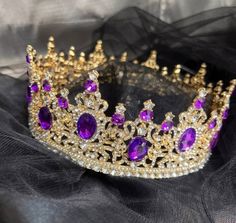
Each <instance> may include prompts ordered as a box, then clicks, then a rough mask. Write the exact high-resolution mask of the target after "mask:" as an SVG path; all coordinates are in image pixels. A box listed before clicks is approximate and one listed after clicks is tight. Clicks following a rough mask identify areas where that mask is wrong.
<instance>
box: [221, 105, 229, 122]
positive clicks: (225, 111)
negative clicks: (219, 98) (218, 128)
mask: <svg viewBox="0 0 236 223" xmlns="http://www.w3.org/2000/svg"><path fill="white" fill-rule="evenodd" d="M228 116H229V109H228V108H226V109H225V110H224V112H223V114H222V118H223V119H227V118H228Z"/></svg>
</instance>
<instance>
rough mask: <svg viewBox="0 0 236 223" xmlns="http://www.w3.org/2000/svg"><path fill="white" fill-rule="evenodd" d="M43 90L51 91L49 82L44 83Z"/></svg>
mask: <svg viewBox="0 0 236 223" xmlns="http://www.w3.org/2000/svg"><path fill="white" fill-rule="evenodd" d="M43 90H44V91H47V92H48V91H51V85H50V84H49V82H48V81H47V80H44V81H43Z"/></svg>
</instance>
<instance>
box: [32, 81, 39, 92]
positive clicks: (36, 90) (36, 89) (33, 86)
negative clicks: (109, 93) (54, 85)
mask: <svg viewBox="0 0 236 223" xmlns="http://www.w3.org/2000/svg"><path fill="white" fill-rule="evenodd" d="M31 90H32V91H33V92H35V93H37V92H38V91H39V87H38V84H37V83H36V82H34V83H33V84H32V85H31Z"/></svg>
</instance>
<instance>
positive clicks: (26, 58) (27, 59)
mask: <svg viewBox="0 0 236 223" xmlns="http://www.w3.org/2000/svg"><path fill="white" fill-rule="evenodd" d="M25 60H26V63H30V58H29V55H28V54H27V55H26V56H25Z"/></svg>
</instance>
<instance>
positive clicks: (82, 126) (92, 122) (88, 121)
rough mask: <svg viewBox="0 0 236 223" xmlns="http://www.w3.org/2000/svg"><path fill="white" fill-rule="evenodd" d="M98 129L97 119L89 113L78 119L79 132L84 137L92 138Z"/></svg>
mask: <svg viewBox="0 0 236 223" xmlns="http://www.w3.org/2000/svg"><path fill="white" fill-rule="evenodd" d="M96 130H97V122H96V119H95V118H94V117H93V116H92V115H91V114H89V113H83V114H82V115H81V116H80V117H79V119H78V121H77V132H78V135H79V136H80V137H81V138H82V139H91V138H92V137H93V135H94V134H95V132H96Z"/></svg>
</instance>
